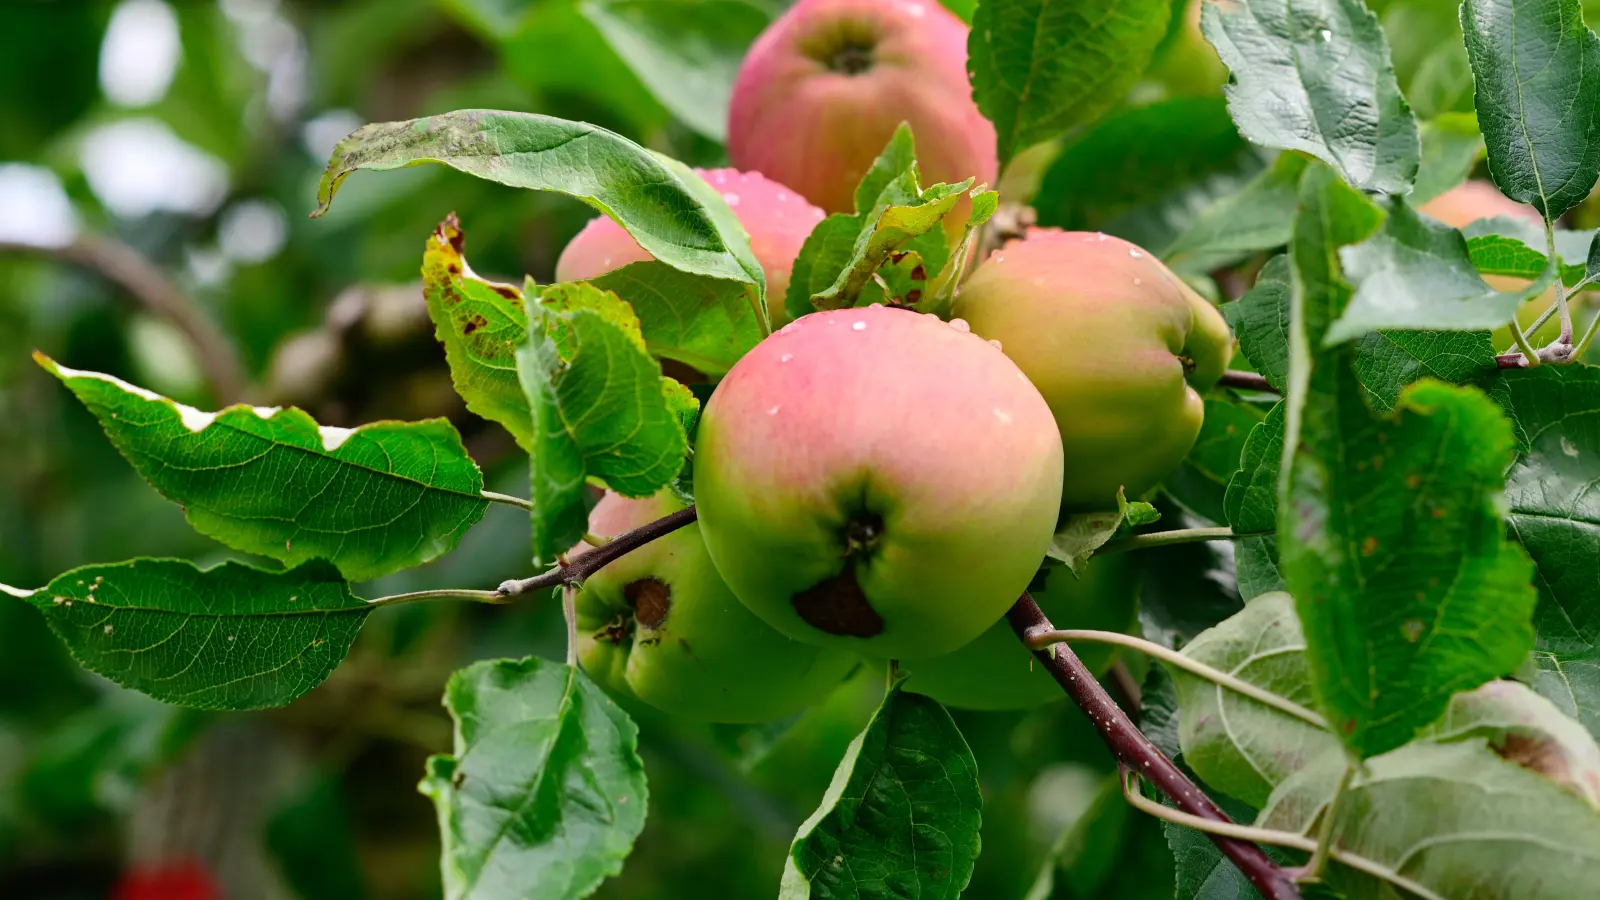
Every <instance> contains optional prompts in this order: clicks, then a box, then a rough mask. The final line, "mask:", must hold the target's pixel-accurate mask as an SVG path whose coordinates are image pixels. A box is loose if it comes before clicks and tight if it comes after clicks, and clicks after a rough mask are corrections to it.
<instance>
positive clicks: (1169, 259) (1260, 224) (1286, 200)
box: [1161, 153, 1306, 273]
mask: <svg viewBox="0 0 1600 900" xmlns="http://www.w3.org/2000/svg"><path fill="white" fill-rule="evenodd" d="M1305 168H1306V159H1305V157H1303V156H1300V155H1299V154H1297V153H1284V154H1280V155H1279V156H1278V158H1277V160H1275V161H1274V162H1273V164H1272V166H1271V167H1269V168H1268V169H1267V170H1266V171H1265V172H1262V173H1261V174H1260V175H1257V176H1256V177H1255V178H1253V179H1251V181H1250V183H1249V184H1246V185H1245V186H1244V187H1243V188H1242V189H1240V190H1239V191H1238V192H1236V193H1233V194H1228V195H1226V196H1224V197H1222V198H1220V199H1218V200H1217V201H1216V202H1214V203H1212V204H1211V205H1209V206H1207V207H1206V209H1205V211H1204V212H1202V213H1200V214H1199V215H1198V216H1196V217H1195V219H1194V221H1193V222H1191V223H1189V227H1188V228H1186V229H1184V231H1183V233H1182V234H1179V235H1178V237H1177V239H1175V240H1174V241H1173V242H1172V245H1171V246H1169V247H1168V248H1167V249H1166V251H1165V252H1163V253H1162V254H1161V256H1162V258H1163V259H1164V260H1166V263H1167V265H1169V266H1172V267H1173V268H1174V269H1176V270H1177V271H1180V272H1192V273H1204V272H1209V271H1211V270H1213V269H1216V268H1219V267H1222V266H1226V265H1232V264H1233V263H1236V262H1238V261H1239V260H1241V259H1243V258H1245V257H1246V256H1249V255H1250V254H1252V253H1257V252H1260V251H1262V250H1271V249H1272V248H1274V247H1281V246H1283V245H1284V244H1287V243H1289V229H1290V226H1291V225H1292V224H1293V222H1294V210H1295V205H1296V203H1297V202H1298V199H1299V190H1300V176H1301V174H1302V173H1303V172H1305Z"/></svg>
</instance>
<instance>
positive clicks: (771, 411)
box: [767, 406, 783, 416]
mask: <svg viewBox="0 0 1600 900" xmlns="http://www.w3.org/2000/svg"><path fill="white" fill-rule="evenodd" d="M782 408H783V407H782V406H774V407H773V408H771V409H769V410H767V415H769V416H775V415H777V414H778V410H780V409H782Z"/></svg>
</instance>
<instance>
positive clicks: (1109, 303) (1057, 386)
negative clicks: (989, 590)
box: [953, 229, 1235, 511]
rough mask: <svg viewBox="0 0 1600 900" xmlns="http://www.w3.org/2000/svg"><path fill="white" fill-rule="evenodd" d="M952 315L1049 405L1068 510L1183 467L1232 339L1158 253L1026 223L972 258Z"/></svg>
mask: <svg viewBox="0 0 1600 900" xmlns="http://www.w3.org/2000/svg"><path fill="white" fill-rule="evenodd" d="M953 312H954V314H955V315H956V316H958V317H960V318H962V319H965V320H966V321H967V322H968V323H969V324H970V325H971V326H972V331H973V333H974V334H979V335H982V336H983V337H986V338H993V339H996V340H999V341H1000V345H1001V346H1002V347H1003V348H1004V349H1005V353H1006V355H1007V356H1009V357H1011V359H1012V360H1014V361H1015V362H1016V364H1017V365H1018V366H1019V367H1021V369H1022V371H1023V372H1026V373H1027V375H1028V378H1030V379H1031V380H1032V381H1033V384H1034V386H1035V387H1037V388H1038V389H1039V392H1040V393H1041V394H1043V395H1044V398H1045V400H1046V401H1048V402H1049V404H1050V410H1051V411H1052V412H1053V413H1054V414H1055V417H1056V423H1057V425H1058V426H1059V427H1060V429H1061V443H1062V446H1063V447H1064V448H1065V473H1064V480H1063V482H1062V495H1061V502H1062V506H1063V508H1064V509H1065V510H1067V511H1082V510H1096V509H1113V508H1115V507H1116V504H1117V489H1118V488H1119V487H1120V488H1122V489H1124V490H1125V491H1126V493H1127V495H1128V496H1129V497H1136V496H1138V495H1140V494H1142V493H1144V492H1145V491H1146V490H1148V489H1150V488H1151V487H1154V486H1155V485H1156V484H1158V483H1159V482H1160V481H1161V479H1162V478H1164V477H1166V475H1167V474H1168V473H1170V472H1171V471H1172V470H1173V469H1175V468H1177V466H1178V464H1179V463H1180V462H1182V460H1183V458H1184V457H1185V456H1186V455H1188V453H1189V450H1190V448H1192V447H1193V446H1194V442H1195V438H1196V437H1198V436H1199V434H1200V424H1201V421H1202V420H1203V418H1204V416H1205V404H1204V402H1203V401H1202V400H1201V398H1200V394H1201V392H1202V391H1205V390H1207V389H1209V388H1210V387H1211V386H1213V385H1215V384H1216V383H1217V379H1219V378H1221V377H1222V373H1223V371H1224V370H1225V369H1226V368H1227V366H1228V361H1229V360H1230V359H1232V358H1233V351H1234V345H1235V342H1234V339H1233V335H1232V334H1231V333H1230V332H1229V331H1228V324H1227V322H1226V321H1224V320H1223V318H1222V314H1221V313H1219V312H1217V310H1216V308H1215V307H1213V306H1212V305H1211V304H1210V303H1208V302H1206V300H1205V299H1204V298H1202V297H1201V296H1200V295H1199V294H1197V293H1195V292H1194V290H1193V289H1192V288H1190V287H1189V286H1188V285H1186V284H1184V283H1183V281H1181V280H1180V279H1179V278H1178V277H1177V276H1176V275H1174V274H1172V272H1171V270H1169V269H1168V268H1167V267H1166V266H1165V265H1162V263H1161V261H1160V260H1158V259H1156V258H1155V257H1154V256H1152V255H1151V254H1150V253H1147V252H1145V251H1144V250H1143V249H1141V248H1139V247H1137V246H1135V245H1133V244H1130V243H1128V242H1127V241H1124V240H1121V239H1120V238H1115V237H1110V236H1108V235H1104V234H1096V233H1088V232H1067V231H1060V230H1057V229H1031V230H1030V231H1029V233H1028V235H1027V236H1026V237H1024V238H1022V239H1020V240H1017V241H1013V242H1012V243H1009V244H1007V245H1006V246H1004V247H1002V248H1001V249H1000V250H998V251H996V252H995V253H994V254H993V255H992V256H990V257H989V259H987V260H985V261H984V262H983V264H981V265H980V266H978V268H977V269H976V270H975V271H974V272H973V273H972V277H971V278H969V279H968V280H967V283H966V284H965V285H963V286H962V288H961V291H960V293H959V294H957V296H956V300H955V304H954V307H953Z"/></svg>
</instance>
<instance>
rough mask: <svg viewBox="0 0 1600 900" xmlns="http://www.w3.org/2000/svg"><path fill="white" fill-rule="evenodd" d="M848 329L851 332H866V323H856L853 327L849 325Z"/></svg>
mask: <svg viewBox="0 0 1600 900" xmlns="http://www.w3.org/2000/svg"><path fill="white" fill-rule="evenodd" d="M850 329H851V330H852V331H866V330H867V323H865V322H859V321H858V322H856V323H855V324H854V325H851V326H850Z"/></svg>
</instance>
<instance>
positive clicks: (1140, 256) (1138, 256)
mask: <svg viewBox="0 0 1600 900" xmlns="http://www.w3.org/2000/svg"><path fill="white" fill-rule="evenodd" d="M1128 255H1129V256H1131V257H1133V258H1134V259H1143V258H1144V254H1143V253H1140V252H1139V251H1138V249H1133V250H1129V251H1128Z"/></svg>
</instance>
